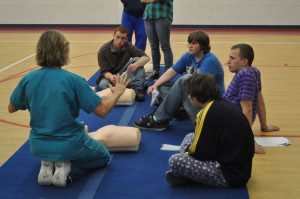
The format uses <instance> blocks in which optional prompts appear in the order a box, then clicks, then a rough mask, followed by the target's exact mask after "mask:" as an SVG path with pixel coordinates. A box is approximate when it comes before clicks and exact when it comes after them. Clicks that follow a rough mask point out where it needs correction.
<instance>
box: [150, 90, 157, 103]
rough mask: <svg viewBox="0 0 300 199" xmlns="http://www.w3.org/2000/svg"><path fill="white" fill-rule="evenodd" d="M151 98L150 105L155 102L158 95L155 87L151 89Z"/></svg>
mask: <svg viewBox="0 0 300 199" xmlns="http://www.w3.org/2000/svg"><path fill="white" fill-rule="evenodd" d="M151 94H152V98H151V103H150V106H152V105H153V104H154V102H155V100H156V99H157V97H158V95H159V92H158V90H157V89H155V90H153V91H152V93H151Z"/></svg>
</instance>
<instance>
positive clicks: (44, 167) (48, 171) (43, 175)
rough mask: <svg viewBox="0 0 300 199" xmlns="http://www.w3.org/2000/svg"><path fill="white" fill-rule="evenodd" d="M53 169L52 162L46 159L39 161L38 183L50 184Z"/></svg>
mask: <svg viewBox="0 0 300 199" xmlns="http://www.w3.org/2000/svg"><path fill="white" fill-rule="evenodd" d="M53 171H54V162H52V161H48V160H42V161H41V169H40V173H39V175H38V183H39V184H40V185H52V176H53Z"/></svg>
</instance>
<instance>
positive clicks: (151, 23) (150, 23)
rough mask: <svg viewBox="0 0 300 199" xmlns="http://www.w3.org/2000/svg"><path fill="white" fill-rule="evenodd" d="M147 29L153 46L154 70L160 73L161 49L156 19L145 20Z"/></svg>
mask: <svg viewBox="0 0 300 199" xmlns="http://www.w3.org/2000/svg"><path fill="white" fill-rule="evenodd" d="M144 23H145V30H146V33H147V37H148V39H149V43H150V47H151V55H152V62H153V70H154V71H155V72H156V73H159V69H160V51H159V40H158V36H157V33H156V29H155V20H145V21H144Z"/></svg>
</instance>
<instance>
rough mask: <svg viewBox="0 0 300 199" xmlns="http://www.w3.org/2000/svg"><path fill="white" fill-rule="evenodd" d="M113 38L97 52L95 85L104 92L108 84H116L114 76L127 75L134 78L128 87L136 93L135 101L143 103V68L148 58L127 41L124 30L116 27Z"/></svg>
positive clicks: (126, 34) (126, 32) (126, 33)
mask: <svg viewBox="0 0 300 199" xmlns="http://www.w3.org/2000/svg"><path fill="white" fill-rule="evenodd" d="M113 36H114V38H113V40H111V41H109V42H107V43H105V44H104V45H103V46H102V47H101V48H100V50H99V52H98V64H99V67H100V75H99V77H98V79H97V81H96V83H97V85H98V87H99V89H100V90H104V89H106V88H108V85H109V84H113V85H114V84H115V83H116V74H119V75H121V74H122V73H124V72H126V73H129V74H128V76H129V77H134V79H133V80H132V81H131V84H130V87H131V88H133V89H134V90H135V92H136V100H137V101H143V100H145V95H144V88H145V86H146V84H145V76H146V74H145V70H144V68H143V66H144V65H145V64H146V63H147V62H148V61H149V57H148V56H147V55H146V54H145V52H144V51H143V50H141V49H139V48H137V47H135V46H133V45H132V44H130V43H129V42H128V41H127V39H128V31H127V29H126V28H124V27H117V28H116V29H115V30H114V35H113Z"/></svg>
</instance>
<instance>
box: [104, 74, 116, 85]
mask: <svg viewBox="0 0 300 199" xmlns="http://www.w3.org/2000/svg"><path fill="white" fill-rule="evenodd" d="M104 78H105V79H107V80H109V81H110V82H111V83H113V84H115V83H116V75H113V74H111V73H110V72H107V73H105V74H104Z"/></svg>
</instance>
